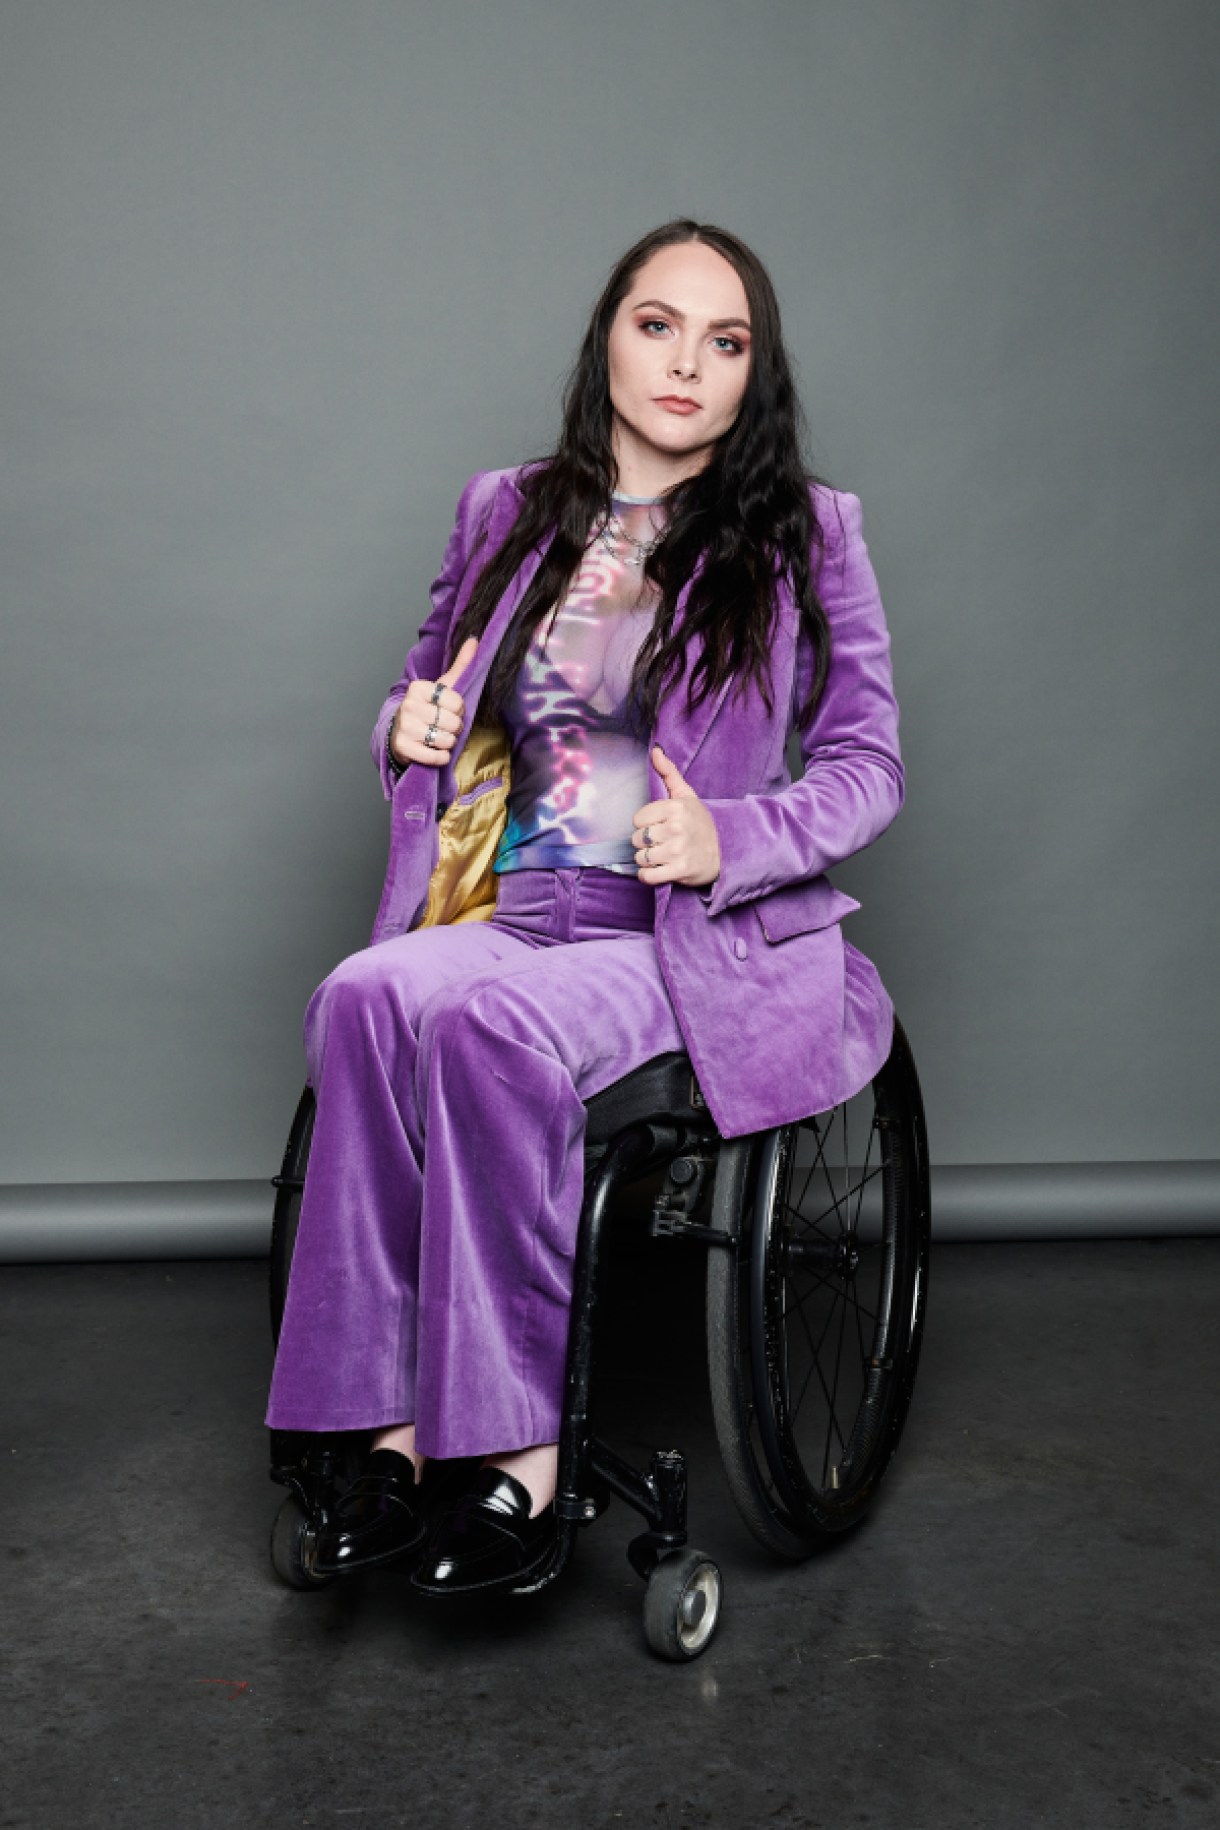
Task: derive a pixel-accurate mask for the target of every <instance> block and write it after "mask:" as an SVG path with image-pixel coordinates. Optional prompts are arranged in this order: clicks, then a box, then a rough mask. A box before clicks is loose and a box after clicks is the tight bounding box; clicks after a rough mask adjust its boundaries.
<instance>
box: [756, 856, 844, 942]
mask: <svg viewBox="0 0 1220 1830" xmlns="http://www.w3.org/2000/svg"><path fill="white" fill-rule="evenodd" d="M750 906H751V908H752V909H753V910H754V913H755V914H756V915H757V917H758V922H759V926H760V927H761V928H762V931H763V936H764V938H765V939H766V940H769V941H781V940H790V939H791V937H792V936H793V935H794V934H809V933H812V932H813V931H814V930H815V929H817V928H828V927H830V925H831V923H832V922H836V921H841V920H842V918H843V916H844V915H850V914H851V913H852V911H853V909H858V908H859V907H860V904H859V903H858V902H857V901H856V898H855V897H854V896H848V895H847V894H846V893H845V892H844V891H843V890H839V889H836V888H835V886H834V884H833V883H832V882H831V881H830V878H829V877H828V876H826V874H825V872H823V874H822V875H821V876H820V877H810V878H808V879H806V880H805V881H804V882H801V883H785V884H782V885H781V886H780V888H779V889H777V890H768V892H767V894H766V895H765V896H756V897H755V898H754V899H753V901H752V902H751V904H750Z"/></svg>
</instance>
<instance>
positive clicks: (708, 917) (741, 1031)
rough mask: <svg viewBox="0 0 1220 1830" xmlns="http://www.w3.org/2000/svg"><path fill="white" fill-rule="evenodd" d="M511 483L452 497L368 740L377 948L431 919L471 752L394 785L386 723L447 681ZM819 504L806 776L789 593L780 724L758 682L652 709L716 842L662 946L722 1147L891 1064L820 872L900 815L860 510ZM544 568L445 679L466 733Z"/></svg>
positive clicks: (505, 524) (662, 915)
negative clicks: (441, 846)
mask: <svg viewBox="0 0 1220 1830" xmlns="http://www.w3.org/2000/svg"><path fill="white" fill-rule="evenodd" d="M518 475H519V472H518V471H517V470H499V471H494V470H493V471H483V472H480V473H479V474H478V475H477V476H474V477H472V478H471V480H470V482H469V483H468V484H467V485H466V488H465V489H464V490H463V492H462V496H461V500H460V501H459V503H458V510H457V520H456V523H455V525H454V529H453V533H452V534H451V535H450V538H449V544H448V546H447V547H446V549H445V557H444V562H443V564H442V566H441V571H440V574H439V576H438V577H437V579H436V580H435V582H434V584H433V586H432V610H431V613H430V614H429V616H428V618H427V620H426V621H425V623H424V624H423V627H422V628H421V630H420V632H419V639H418V641H417V642H416V643H415V645H414V647H413V648H412V649H411V650H410V652H409V653H408V655H407V659H406V665H405V667H404V669H403V673H402V677H401V678H400V679H399V680H398V681H397V683H396V684H395V686H394V687H393V689H392V690H391V692H390V694H389V696H388V698H387V699H386V701H385V704H384V705H383V706H382V709H381V713H380V716H379V717H378V720H377V723H376V726H375V727H374V730H373V736H372V751H373V756H374V759H375V760H376V762H377V763H378V766H379V768H380V770H381V779H382V786H383V788H384V791H385V794H386V798H387V799H388V800H390V801H391V803H392V815H391V835H390V857H389V865H388V868H387V871H386V879H385V887H384V890H383V892H382V898H381V906H380V908H379V910H378V913H377V919H376V923H375V925H374V928H373V934H372V942H373V943H374V944H375V943H376V942H378V941H382V940H388V939H390V938H391V937H393V936H394V935H397V934H402V933H405V932H407V931H408V930H409V929H411V928H412V927H414V926H415V925H416V923H417V922H418V920H419V917H420V916H421V915H422V914H423V909H424V902H425V898H426V892H427V886H428V880H429V878H430V877H431V874H432V871H433V870H434V868H435V866H436V862H437V856H438V842H437V837H436V827H437V818H438V814H437V809H438V803H440V802H447V801H449V800H450V799H452V796H453V786H452V770H453V760H454V758H455V757H456V755H457V754H458V752H459V751H460V749H461V745H462V741H463V737H462V735H459V738H458V743H457V745H456V746H455V749H454V750H453V751H452V752H450V756H449V759H448V760H447V761H446V763H444V764H443V765H442V766H441V767H439V768H408V769H407V770H406V772H405V773H404V774H403V775H402V776H401V778H400V779H399V780H398V782H397V784H395V782H394V778H393V773H392V771H391V770H390V768H389V765H388V763H387V760H386V753H385V750H386V737H387V734H388V729H389V724H390V720H391V719H392V718H393V716H394V711H395V708H396V707H397V705H398V703H399V701H400V699H401V698H402V697H403V695H404V694H405V692H406V690H407V687H408V685H409V683H410V682H411V681H412V680H414V679H426V680H435V679H436V677H437V675H438V674H439V673H441V672H442V671H443V670H444V667H445V665H446V663H447V662H448V660H449V658H450V642H449V637H450V633H451V631H452V629H453V627H454V626H455V624H456V621H457V618H458V617H459V616H460V614H461V612H462V609H463V608H464V606H465V604H466V601H467V598H468V597H469V594H470V591H471V590H472V588H473V585H474V581H475V579H476V577H477V576H478V573H479V571H480V570H481V567H482V566H483V564H484V563H485V562H486V560H487V559H488V557H489V556H490V555H491V553H492V552H494V551H495V550H496V549H497V548H498V547H499V546H500V545H501V544H502V543H503V541H504V539H505V537H506V535H507V534H508V532H509V530H510V528H511V527H512V525H513V522H514V520H515V519H516V516H517V514H518V512H519V510H520V505H521V496H520V493H519V491H518V488H517V477H518ZM814 500H815V505H816V508H817V512H818V518H819V521H820V522H821V525H822V527H823V529H824V531H825V536H826V549H825V552H824V554H823V556H822V561H821V569H820V571H819V573H818V574H817V587H818V592H819V595H820V598H821V601H822V603H823V605H824V606H825V609H826V614H827V616H828V618H829V621H830V625H831V631H832V637H833V656H832V662H831V668H830V674H829V678H828V680H827V684H826V688H825V691H824V693H823V695H822V699H821V703H820V705H819V708H818V712H817V714H816V717H815V720H814V723H813V726H812V728H811V729H810V730H808V731H807V732H805V733H804V735H803V737H802V739H801V758H802V764H803V774H802V776H801V778H800V779H799V780H797V781H795V782H794V781H793V780H792V778H791V774H790V771H789V769H788V764H787V760H786V755H785V749H786V743H787V738H788V733H789V731H790V730H791V728H792V725H793V723H794V719H793V712H794V711H795V708H796V706H797V705H798V704H799V703H800V702H801V699H802V698H803V696H804V693H805V691H806V690H807V689H808V686H809V682H810V680H811V679H812V674H813V650H812V646H811V644H810V643H809V642H808V640H807V637H806V635H805V633H804V631H803V630H801V629H800V626H799V617H798V615H797V612H796V609H795V606H794V605H793V603H792V600H791V597H790V596H789V595H788V594H787V593H784V594H783V595H782V596H781V602H780V617H779V623H778V628H777V634H776V639H775V643H774V647H773V650H772V691H773V696H774V702H775V706H776V708H777V710H776V715H775V716H774V717H768V716H767V712H766V707H765V705H764V704H763V701H762V697H761V695H760V694H759V692H758V690H757V687H756V686H755V684H754V683H753V682H751V684H750V687H749V689H748V690H747V691H746V692H744V693H743V694H741V695H740V696H738V697H734V698H732V700H731V695H730V686H731V685H732V683H731V682H730V683H727V684H726V685H725V686H724V687H722V688H721V689H720V690H719V691H718V692H716V693H713V694H711V695H710V696H709V697H708V698H707V699H705V700H704V701H703V703H702V704H701V705H700V706H699V707H698V709H697V710H696V712H695V715H694V717H693V718H688V717H687V716H686V714H685V703H684V702H685V694H686V678H687V674H686V673H684V674H683V677H682V679H681V680H680V681H679V682H678V684H677V686H676V687H675V688H673V689H671V691H670V693H669V694H668V695H667V696H666V698H665V699H664V700H663V701H662V703H661V705H660V706H659V708H658V712H657V718H656V723H655V727H654V730H653V733H652V738H651V740H650V742H655V743H659V744H660V745H661V747H662V748H663V749H664V751H665V753H666V755H667V756H670V757H672V759H673V761H674V762H675V763H676V764H677V766H678V768H679V769H680V770H681V771H682V774H683V776H684V777H685V778H686V780H687V781H688V782H689V783H690V786H691V787H692V788H693V789H694V790H695V792H696V793H697V794H698V795H699V796H700V797H701V799H702V800H703V802H704V804H705V805H706V807H707V808H708V811H709V812H710V813H711V815H712V818H713V820H714V821H715V823H716V831H717V835H718V837H719V841H720V860H721V864H720V875H719V876H718V877H717V878H716V880H715V882H714V883H713V884H711V885H710V886H704V887H703V888H702V891H701V890H699V889H696V888H691V887H687V886H685V885H682V884H677V883H663V884H658V885H657V889H656V927H655V935H656V945H657V953H658V955H659V959H660V965H661V970H662V973H663V975H664V979H665V984H666V987H667V988H668V991H669V995H670V998H671V1000H672V1003H673V1007H674V1011H675V1013H676V1015H677V1019H678V1024H679V1027H680V1029H681V1031H682V1035H683V1036H684V1038H685V1040H686V1045H687V1048H688V1050H689V1053H690V1056H691V1061H692V1063H693V1065H694V1069H695V1073H696V1075H697V1076H698V1080H699V1085H700V1087H701V1088H702V1090H703V1095H704V1098H705V1099H706V1100H707V1103H708V1107H709V1110H710V1112H711V1114H712V1117H713V1118H714V1120H715V1122H716V1125H717V1128H718V1129H719V1131H720V1132H721V1134H722V1135H723V1136H725V1137H736V1136H740V1135H742V1134H743V1133H745V1132H749V1131H758V1130H763V1129H765V1128H768V1127H770V1126H773V1125H781V1124H789V1123H792V1122H793V1121H794V1120H796V1119H800V1118H806V1117H808V1116H810V1115H811V1114H813V1113H815V1112H822V1111H825V1110H827V1109H828V1108H829V1107H831V1106H834V1105H837V1104H838V1103H839V1102H840V1101H841V1100H844V1099H847V1098H849V1097H850V1096H851V1095H852V1094H853V1093H857V1092H859V1091H860V1089H861V1088H862V1087H864V1086H866V1085H867V1084H868V1082H869V1081H870V1080H871V1079H872V1077H873V1075H874V1074H875V1073H876V1072H877V1070H878V1069H879V1068H880V1066H881V1065H882V1063H883V1062H884V1060H885V1058H886V1056H887V1055H888V1053H889V1049H890V1043H891V1040H892V1034H893V1006H892V1004H891V1002H890V999H889V996H888V994H887V993H886V991H885V989H884V987H883V985H882V983H881V980H880V978H879V977H878V974H877V972H876V969H875V967H873V965H872V964H871V963H870V961H868V960H867V959H866V958H865V957H864V955H863V954H862V953H860V952H858V951H857V949H856V948H854V947H852V946H851V945H850V943H848V942H846V941H845V940H844V939H843V935H842V933H841V931H840V928H839V922H840V919H841V917H842V916H844V915H846V914H849V913H850V912H851V911H852V910H853V909H858V908H859V907H860V904H859V903H858V902H857V901H856V900H855V899H854V898H853V897H851V896H847V895H845V894H844V893H843V891H841V890H839V889H836V887H835V886H834V884H832V882H831V881H830V878H829V877H828V876H827V874H826V873H827V870H828V869H829V868H830V867H831V866H833V865H835V864H838V863H841V862H842V860H843V859H845V858H850V857H851V856H852V854H853V853H854V852H857V851H860V850H861V849H862V848H863V847H864V846H866V845H869V844H871V843H872V841H873V840H874V839H876V838H877V837H878V836H879V835H880V834H881V833H883V832H884V831H885V829H886V827H887V826H888V825H889V824H890V822H891V821H892V820H893V819H894V817H895V815H896V814H897V813H898V810H899V808H900V807H901V806H902V801H903V795H904V778H903V768H902V761H901V758H900V756H899V751H898V706H897V702H896V700H895V698H894V692H893V685H892V680H891V671H890V641H889V631H888V629H887V627H886V622H885V615H884V612H883V610H882V607H881V599H880V596H879V594H878V590H877V581H876V578H875V576H874V573H873V568H872V564H871V562H870V560H869V556H868V549H867V548H866V546H865V544H864V539H863V536H862V534H861V531H860V503H859V501H858V499H857V498H856V497H855V496H853V495H848V494H844V493H841V492H839V491H836V490H832V489H826V488H823V487H822V486H821V485H817V486H815V490H814ZM538 564H539V558H538V555H537V554H536V553H535V554H531V555H530V557H529V558H528V559H527V560H526V561H525V563H524V564H523V565H522V567H521V569H520V571H519V572H518V573H517V576H516V578H515V579H514V581H513V583H512V584H511V585H510V587H509V589H508V590H507V591H506V592H505V594H504V596H503V597H502V598H501V599H500V602H499V603H498V604H497V606H496V608H495V610H494V612H493V613H492V617H491V620H490V622H489V623H488V626H487V628H486V630H485V631H484V633H483V636H482V637H481V639H480V641H479V647H478V651H477V653H476V654H475V658H474V660H473V662H472V663H471V665H470V666H469V668H468V669H467V670H466V672H465V673H464V674H461V675H459V676H458V678H457V679H456V680H455V682H454V686H455V690H456V691H458V692H460V693H461V694H462V695H463V697H464V699H465V701H466V723H465V726H464V727H463V735H464V732H465V731H468V730H469V728H470V723H471V720H472V718H473V716H474V711H475V707H476V706H477V704H478V701H479V696H480V694H481V692H482V688H483V683H484V681H485V679H486V677H487V673H488V670H489V668H490V666H491V662H492V659H493V657H494V654H495V651H496V648H497V646H498V645H499V642H500V641H501V639H502V637H503V636H504V633H505V631H506V629H507V628H508V625H509V622H510V621H511V619H512V615H513V612H514V611H515V609H516V607H517V605H518V603H519V602H520V601H521V597H522V595H523V593H524V592H525V590H526V588H527V587H528V585H529V581H530V579H531V578H532V577H533V575H534V572H535V571H536V569H537V566H538ZM681 614H682V603H681V601H680V602H679V605H678V610H677V616H678V617H679V618H680V616H681ZM693 658H694V657H693V656H690V657H688V659H687V672H689V668H690V665H691V663H692V661H693ZM730 700H731V702H730ZM780 708H785V709H786V712H787V716H781V715H780ZM648 778H649V787H648V798H649V799H650V800H664V799H665V790H664V787H663V785H662V782H661V779H660V777H659V776H658V775H657V773H656V771H655V770H654V769H653V767H652V765H651V762H650V763H649V769H648Z"/></svg>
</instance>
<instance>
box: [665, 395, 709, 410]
mask: <svg viewBox="0 0 1220 1830" xmlns="http://www.w3.org/2000/svg"><path fill="white" fill-rule="evenodd" d="M655 398H656V403H657V405H658V407H664V409H665V411H666V412H667V413H697V412H698V411H699V402H698V401H697V400H686V399H684V398H683V396H682V395H681V394H658V395H657V396H656V397H655Z"/></svg>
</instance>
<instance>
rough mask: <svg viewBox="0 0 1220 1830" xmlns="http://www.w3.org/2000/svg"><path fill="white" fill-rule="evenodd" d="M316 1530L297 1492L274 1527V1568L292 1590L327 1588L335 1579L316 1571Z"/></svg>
mask: <svg viewBox="0 0 1220 1830" xmlns="http://www.w3.org/2000/svg"><path fill="white" fill-rule="evenodd" d="M313 1546H314V1534H313V1528H312V1527H311V1525H310V1523H309V1517H308V1515H307V1513H306V1512H305V1510H304V1508H303V1507H302V1505H301V1502H300V1500H299V1499H298V1498H297V1496H296V1494H295V1493H290V1494H289V1495H288V1498H287V1499H286V1500H285V1501H284V1504H283V1505H282V1506H281V1507H280V1509H279V1511H278V1512H277V1513H276V1515H275V1520H274V1522H273V1524H272V1526H271V1567H272V1569H273V1570H274V1571H275V1573H276V1575H277V1576H278V1577H279V1579H280V1581H281V1582H286V1583H287V1584H288V1587H289V1588H290V1589H323V1588H325V1587H326V1585H327V1584H328V1583H330V1582H333V1581H334V1580H335V1578H334V1577H333V1576H319V1575H318V1574H317V1573H316V1571H315V1570H314V1568H313Z"/></svg>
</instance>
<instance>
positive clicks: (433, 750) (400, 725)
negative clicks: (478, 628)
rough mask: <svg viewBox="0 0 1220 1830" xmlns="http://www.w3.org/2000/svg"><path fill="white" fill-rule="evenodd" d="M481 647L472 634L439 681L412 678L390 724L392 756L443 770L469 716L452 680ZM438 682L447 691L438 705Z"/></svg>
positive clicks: (443, 692)
mask: <svg viewBox="0 0 1220 1830" xmlns="http://www.w3.org/2000/svg"><path fill="white" fill-rule="evenodd" d="M478 646H479V639H478V637H477V636H474V635H468V636H467V637H466V640H465V641H464V642H463V643H462V646H461V647H460V648H459V649H458V651H457V653H456V654H455V655H454V657H453V660H452V661H451V662H450V664H449V666H448V667H447V668H446V669H445V671H444V673H443V674H442V675H441V677H440V680H439V681H436V680H412V682H411V684H410V686H408V688H407V690H406V694H405V696H404V697H403V698H402V699H401V700H400V702H399V706H398V710H397V711H396V712H395V714H394V722H393V724H392V725H391V726H390V746H389V747H390V755H391V756H392V757H394V759H395V760H396V761H397V762H399V763H401V764H402V766H403V767H404V768H405V767H406V765H407V764H408V763H424V764H426V765H427V766H428V767H430V768H434V769H439V768H440V767H441V766H442V764H444V763H446V762H447V761H448V760H449V752H450V750H452V748H453V746H454V744H455V743H456V741H457V737H458V733H459V732H460V730H461V728H462V723H463V721H464V719H465V717H466V701H465V700H464V699H463V698H462V695H461V693H455V692H454V690H453V686H452V684H451V682H452V681H454V680H456V679H457V676H458V675H459V674H460V673H463V672H464V671H465V670H466V668H467V667H469V665H470V663H471V661H472V660H473V659H474V655H475V650H476V649H477V648H478ZM438 685H439V686H441V687H442V689H443V690H442V692H441V694H440V697H439V698H438V699H437V702H436V704H435V705H434V704H433V703H432V695H433V693H434V691H435V690H436V687H437V686H438ZM433 724H435V725H438V726H439V729H438V730H437V731H436V732H435V734H434V736H433V739H432V742H431V743H430V744H426V743H425V742H424V732H425V731H426V730H427V729H428V728H429V726H430V725H433Z"/></svg>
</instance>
